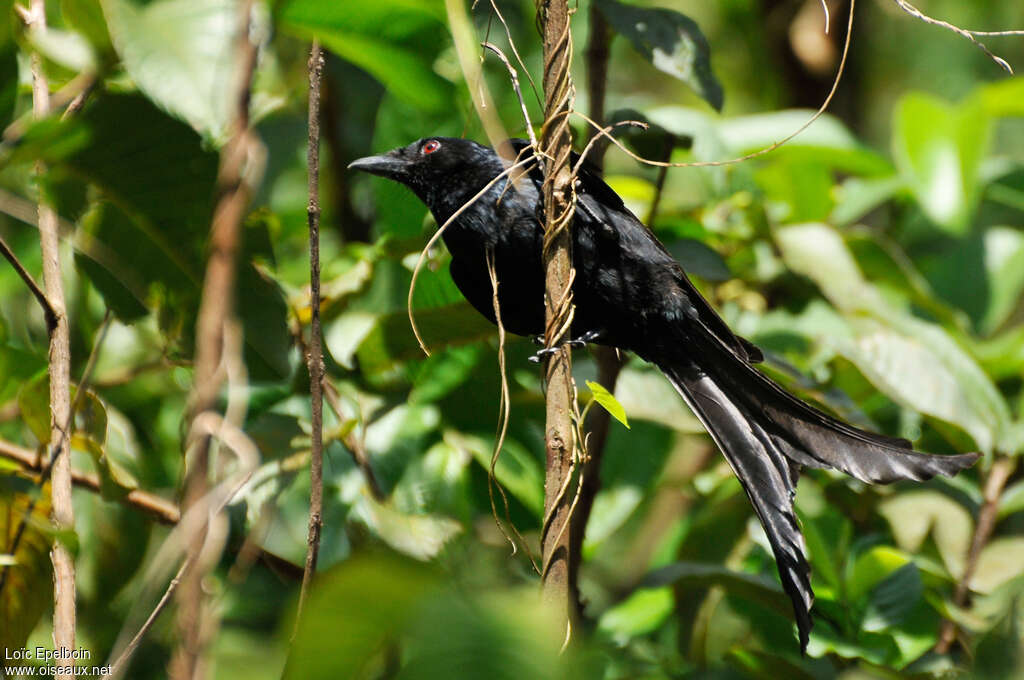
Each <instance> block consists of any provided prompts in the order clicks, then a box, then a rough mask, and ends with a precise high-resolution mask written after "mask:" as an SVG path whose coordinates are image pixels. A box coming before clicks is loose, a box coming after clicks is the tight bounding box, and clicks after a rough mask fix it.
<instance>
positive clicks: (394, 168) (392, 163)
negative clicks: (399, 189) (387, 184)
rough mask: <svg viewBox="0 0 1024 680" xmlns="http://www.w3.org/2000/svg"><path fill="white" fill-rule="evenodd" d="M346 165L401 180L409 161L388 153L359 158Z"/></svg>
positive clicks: (353, 168)
mask: <svg viewBox="0 0 1024 680" xmlns="http://www.w3.org/2000/svg"><path fill="white" fill-rule="evenodd" d="M348 167H349V169H350V170H362V171H363V172H368V173H370V174H371V175H380V176H381V177H387V178H388V179H395V180H399V181H401V180H402V179H404V178H405V177H406V176H407V175H408V168H409V162H408V161H406V160H403V159H401V158H398V157H397V156H395V155H393V154H390V153H388V154H384V155H381V156H367V157H366V158H360V159H358V160H355V161H352V162H351V163H349V164H348Z"/></svg>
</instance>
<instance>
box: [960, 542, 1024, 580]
mask: <svg viewBox="0 0 1024 680" xmlns="http://www.w3.org/2000/svg"><path fill="white" fill-rule="evenodd" d="M1022 564H1024V537H1020V536H1014V537H1008V538H1000V539H996V540H995V541H992V542H991V543H989V544H988V545H987V546H985V548H984V549H983V550H982V551H981V555H980V556H979V557H978V564H977V567H976V568H975V570H974V574H973V575H972V576H971V590H974V591H976V592H979V593H991V592H992V591H993V590H995V589H996V588H998V587H999V586H1000V585H1002V584H1003V583H1006V582H1007V581H1009V580H1011V579H1012V578H1014V577H1016V576H1018V575H1019V574H1020V570H1021V565H1022Z"/></svg>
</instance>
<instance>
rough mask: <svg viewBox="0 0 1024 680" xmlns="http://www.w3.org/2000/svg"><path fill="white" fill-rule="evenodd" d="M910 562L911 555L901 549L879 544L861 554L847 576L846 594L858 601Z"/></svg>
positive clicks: (852, 600)
mask: <svg viewBox="0 0 1024 680" xmlns="http://www.w3.org/2000/svg"><path fill="white" fill-rule="evenodd" d="M908 564H910V557H908V556H907V554H906V553H904V552H903V551H901V550H897V549H896V548H893V547H890V546H887V545H878V546H875V547H874V548H871V549H870V550H868V551H867V552H866V553H864V554H863V555H860V556H859V557H858V558H857V560H856V561H855V562H854V563H853V566H852V567H851V568H850V573H849V575H848V576H847V578H846V596H847V598H848V600H849V602H851V603H856V602H858V601H859V600H861V599H862V598H864V597H866V596H867V595H868V593H869V592H870V591H871V590H872V589H873V588H875V586H877V585H878V584H880V583H881V582H882V581H884V580H885V579H887V578H888V577H889V576H890V575H891V574H893V573H895V572H896V571H897V570H899V569H902V568H903V567H905V566H906V565H908Z"/></svg>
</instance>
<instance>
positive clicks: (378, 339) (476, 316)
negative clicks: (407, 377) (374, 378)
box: [357, 302, 497, 373]
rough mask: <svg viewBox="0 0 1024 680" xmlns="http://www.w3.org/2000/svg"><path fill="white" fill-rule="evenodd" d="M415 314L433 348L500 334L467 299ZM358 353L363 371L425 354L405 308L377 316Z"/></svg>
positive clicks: (390, 366) (386, 367)
mask: <svg viewBox="0 0 1024 680" xmlns="http://www.w3.org/2000/svg"><path fill="white" fill-rule="evenodd" d="M415 314H416V325H417V327H418V328H419V331H420V335H421V336H422V337H423V340H424V342H425V343H426V345H427V347H428V348H430V349H432V350H438V349H440V348H442V347H449V346H459V345H466V344H469V343H473V342H479V341H480V340H484V339H486V338H490V337H493V336H494V335H496V334H497V328H496V327H495V326H494V325H493V324H492V323H491V322H489V321H488V320H487V319H485V318H484V317H483V316H481V315H480V313H479V312H477V311H476V310H475V309H473V308H472V307H471V306H470V305H469V303H468V302H461V303H458V304H454V305H447V306H444V307H431V308H426V309H417V310H416V311H415ZM357 356H358V358H359V363H360V366H362V368H363V370H364V371H366V372H367V373H375V372H376V373H379V372H383V371H386V370H388V369H391V368H393V367H394V366H396V365H397V364H399V363H404V362H406V361H409V360H412V359H421V358H424V356H425V355H424V354H423V350H422V349H420V346H419V344H418V343H417V342H416V336H414V335H413V332H412V328H411V327H410V326H409V315H408V313H407V312H406V311H405V309H404V308H403V309H402V310H401V311H396V312H391V313H389V314H384V315H383V316H381V317H379V318H378V320H377V323H376V326H375V327H374V329H373V330H372V331H371V332H370V333H369V334H368V335H367V336H366V338H365V339H364V340H363V341H362V343H360V345H359V350H358V352H357Z"/></svg>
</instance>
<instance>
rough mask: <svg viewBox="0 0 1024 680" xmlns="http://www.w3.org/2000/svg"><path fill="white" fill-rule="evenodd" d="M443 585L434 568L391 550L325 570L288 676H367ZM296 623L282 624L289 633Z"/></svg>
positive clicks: (312, 594)
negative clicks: (388, 645) (395, 635)
mask: <svg viewBox="0 0 1024 680" xmlns="http://www.w3.org/2000/svg"><path fill="white" fill-rule="evenodd" d="M438 587H439V579H438V576H437V574H436V573H435V572H434V571H433V570H431V569H429V568H427V567H426V566H424V565H420V564H417V563H415V562H411V561H409V560H404V559H398V558H396V557H393V556H390V555H386V554H385V555H381V554H377V555H370V556H361V557H357V558H353V559H351V560H347V561H346V562H344V563H343V564H341V565H339V566H338V567H336V568H334V569H332V570H331V571H330V572H328V573H325V574H322V575H321V576H320V577H319V578H318V579H317V581H316V584H315V586H314V588H313V589H312V590H311V592H310V596H309V602H308V603H307V604H306V606H305V607H304V608H303V612H302V619H301V620H300V621H299V626H298V630H297V634H296V635H295V636H294V637H295V641H294V645H293V646H292V650H291V654H290V655H289V663H288V666H287V667H286V669H285V672H284V677H285V678H359V677H364V673H365V671H366V670H367V668H368V667H369V666H370V664H371V663H372V661H373V659H374V657H375V656H376V655H377V654H378V653H379V652H380V650H381V649H382V648H383V647H384V645H385V643H386V641H387V640H388V639H389V638H390V637H391V636H392V635H393V632H395V631H397V630H401V629H403V628H405V626H406V622H407V621H408V620H409V619H410V618H411V617H412V616H413V614H414V613H415V611H416V610H417V609H418V608H419V607H420V606H421V603H422V602H423V601H424V600H425V599H426V597H427V596H429V595H430V594H432V593H434V592H436V590H437V589H438ZM340 602H344V603H345V606H344V607H339V606H338V603H340ZM290 628H291V625H290V624H285V625H284V626H282V630H287V631H289V632H286V633H285V634H286V635H290Z"/></svg>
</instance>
